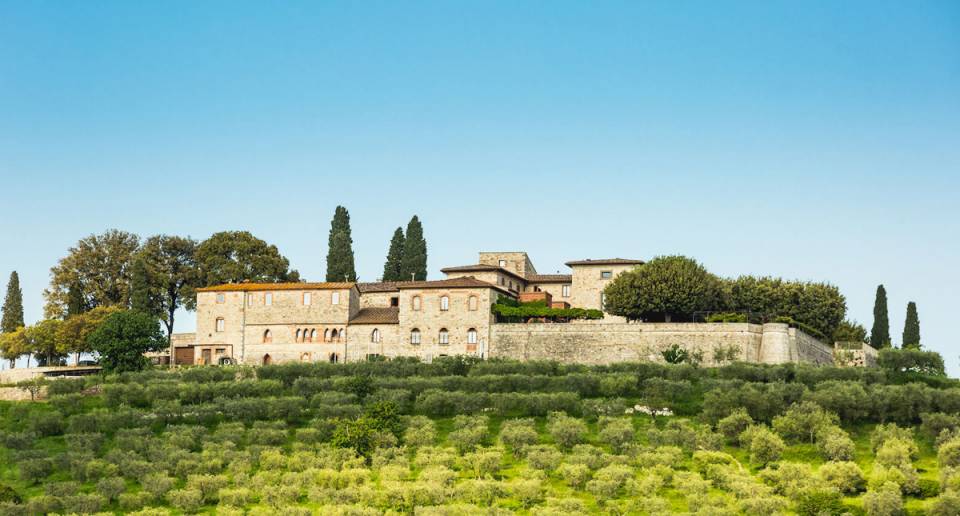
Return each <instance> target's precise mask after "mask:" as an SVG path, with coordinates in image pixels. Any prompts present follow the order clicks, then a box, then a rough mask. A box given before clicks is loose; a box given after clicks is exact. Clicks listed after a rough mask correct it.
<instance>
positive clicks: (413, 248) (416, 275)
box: [400, 215, 427, 281]
mask: <svg viewBox="0 0 960 516" xmlns="http://www.w3.org/2000/svg"><path fill="white" fill-rule="evenodd" d="M400 275H401V277H402V278H403V279H404V280H409V279H411V278H412V279H414V280H416V281H423V280H425V279H427V241H426V240H425V239H424V238H423V226H422V225H421V224H420V219H419V218H417V216H416V215H414V216H413V218H412V219H410V223H409V224H407V236H406V238H405V239H404V242H403V262H402V266H401V268H400Z"/></svg>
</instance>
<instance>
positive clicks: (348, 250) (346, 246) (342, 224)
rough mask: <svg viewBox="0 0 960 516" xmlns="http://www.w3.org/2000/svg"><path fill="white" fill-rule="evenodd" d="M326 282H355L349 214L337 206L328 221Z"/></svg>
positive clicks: (355, 274) (355, 273)
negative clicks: (331, 218)
mask: <svg viewBox="0 0 960 516" xmlns="http://www.w3.org/2000/svg"><path fill="white" fill-rule="evenodd" d="M327 281H357V271H356V269H355V268H354V263H353V237H352V235H351V232H350V213H349V212H348V211H347V209H346V208H344V207H343V206H337V209H336V210H335V211H334V213H333V220H331V221H330V235H329V237H328V240H327Z"/></svg>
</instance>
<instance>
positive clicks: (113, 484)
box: [97, 477, 127, 502]
mask: <svg viewBox="0 0 960 516" xmlns="http://www.w3.org/2000/svg"><path fill="white" fill-rule="evenodd" d="M126 489H127V485H126V483H125V482H124V481H123V479H122V478H120V477H107V478H102V479H100V480H99V481H98V482H97V492H98V493H100V494H101V495H103V497H104V498H106V499H107V500H109V501H111V502H112V501H114V500H116V499H117V497H118V496H120V493H122V492H124V491H126Z"/></svg>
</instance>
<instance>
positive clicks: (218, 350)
mask: <svg viewBox="0 0 960 516" xmlns="http://www.w3.org/2000/svg"><path fill="white" fill-rule="evenodd" d="M226 352H227V348H215V349H214V350H213V353H214V354H216V355H222V354H224V353H226Z"/></svg>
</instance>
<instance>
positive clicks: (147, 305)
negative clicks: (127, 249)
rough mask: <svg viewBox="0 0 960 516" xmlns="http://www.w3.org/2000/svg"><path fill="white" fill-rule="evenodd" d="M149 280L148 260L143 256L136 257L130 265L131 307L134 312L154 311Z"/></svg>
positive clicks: (149, 312)
mask: <svg viewBox="0 0 960 516" xmlns="http://www.w3.org/2000/svg"><path fill="white" fill-rule="evenodd" d="M149 281H150V280H149V279H148V278H147V264H146V262H145V261H144V260H143V257H142V256H137V257H135V258H134V259H133V264H132V265H131V266H130V309H131V310H133V311H134V312H142V313H145V314H152V313H153V309H154V306H155V304H154V302H153V299H151V298H152V297H153V296H152V292H151V291H150V283H149Z"/></svg>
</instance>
